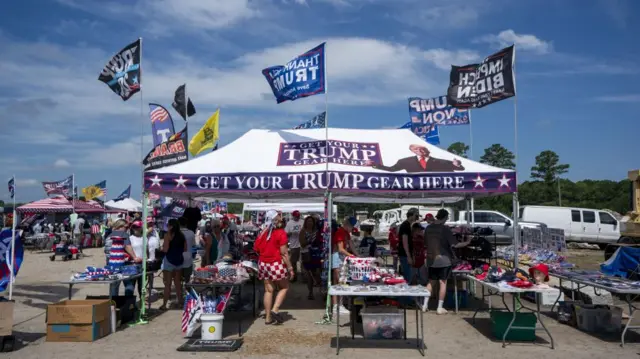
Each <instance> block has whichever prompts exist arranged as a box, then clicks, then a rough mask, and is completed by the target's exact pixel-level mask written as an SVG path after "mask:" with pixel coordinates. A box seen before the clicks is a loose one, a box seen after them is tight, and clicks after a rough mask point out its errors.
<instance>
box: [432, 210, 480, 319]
mask: <svg viewBox="0 0 640 359" xmlns="http://www.w3.org/2000/svg"><path fill="white" fill-rule="evenodd" d="M448 218H449V212H448V211H447V210H446V209H440V210H439V211H438V213H437V214H436V218H435V222H434V223H433V224H430V225H429V226H428V227H427V229H425V231H424V242H425V250H426V251H427V266H428V267H429V269H428V271H429V274H428V276H429V284H427V290H428V291H429V292H432V289H433V286H434V285H435V284H436V282H438V284H439V286H440V288H439V291H438V309H437V311H436V313H437V314H447V310H446V309H444V308H443V304H444V299H445V296H446V294H447V280H448V279H449V277H450V276H451V268H452V265H453V259H454V258H455V257H454V252H453V248H462V247H465V246H467V245H469V243H471V240H468V241H466V242H458V241H457V240H456V238H455V236H454V235H453V232H451V229H450V228H449V227H448V226H446V225H445V222H446V221H447V219H448ZM428 302H429V297H426V298H425V305H424V306H423V310H426V303H428Z"/></svg>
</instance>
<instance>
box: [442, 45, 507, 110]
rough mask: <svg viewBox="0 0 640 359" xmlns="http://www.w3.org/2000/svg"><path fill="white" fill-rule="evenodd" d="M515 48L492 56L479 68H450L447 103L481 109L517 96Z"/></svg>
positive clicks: (458, 106)
mask: <svg viewBox="0 0 640 359" xmlns="http://www.w3.org/2000/svg"><path fill="white" fill-rule="evenodd" d="M514 59H515V56H514V47H513V45H512V46H509V47H507V48H505V49H502V50H500V51H498V52H496V53H495V54H492V55H490V56H489V57H487V58H486V59H484V60H483V61H482V63H479V64H471V65H466V66H451V74H450V75H449V89H448V91H447V101H448V103H449V105H451V106H453V107H456V108H480V107H484V106H487V105H490V104H492V103H494V102H498V101H501V100H504V99H506V98H509V97H512V96H515V95H516V86H515V76H514V75H513V61H514Z"/></svg>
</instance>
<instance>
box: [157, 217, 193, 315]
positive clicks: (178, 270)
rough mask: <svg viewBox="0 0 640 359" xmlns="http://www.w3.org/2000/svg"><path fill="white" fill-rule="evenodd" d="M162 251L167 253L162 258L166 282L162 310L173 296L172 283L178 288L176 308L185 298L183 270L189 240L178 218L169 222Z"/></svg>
mask: <svg viewBox="0 0 640 359" xmlns="http://www.w3.org/2000/svg"><path fill="white" fill-rule="evenodd" d="M162 251H163V252H164V253H165V256H164V259H163V260H162V265H161V269H162V281H163V282H164V293H163V296H162V305H161V306H160V310H166V309H167V302H168V301H169V297H170V296H171V283H172V282H173V286H174V287H175V290H176V297H177V298H176V299H177V302H176V303H175V305H173V306H174V307H176V308H179V307H181V306H182V303H184V298H183V296H182V270H183V265H184V258H185V254H184V253H186V252H187V240H186V239H185V238H184V234H183V233H182V231H181V230H180V222H178V220H177V219H175V218H174V219H170V220H169V223H167V233H166V234H165V235H164V240H163V243H162Z"/></svg>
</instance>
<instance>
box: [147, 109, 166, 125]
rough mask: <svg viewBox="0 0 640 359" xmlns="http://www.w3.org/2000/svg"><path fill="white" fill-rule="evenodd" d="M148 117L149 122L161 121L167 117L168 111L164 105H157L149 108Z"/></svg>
mask: <svg viewBox="0 0 640 359" xmlns="http://www.w3.org/2000/svg"><path fill="white" fill-rule="evenodd" d="M149 117H151V122H163V121H165V120H166V119H168V118H169V112H167V110H165V109H164V107H162V106H157V107H156V108H154V109H153V110H151V112H150V113H149Z"/></svg>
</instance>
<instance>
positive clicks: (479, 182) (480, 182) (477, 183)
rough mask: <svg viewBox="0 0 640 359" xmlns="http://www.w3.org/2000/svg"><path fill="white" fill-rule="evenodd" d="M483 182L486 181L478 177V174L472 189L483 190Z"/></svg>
mask: <svg viewBox="0 0 640 359" xmlns="http://www.w3.org/2000/svg"><path fill="white" fill-rule="evenodd" d="M484 181H486V179H484V178H482V177H480V174H478V177H476V178H475V179H474V180H473V182H475V183H476V184H475V185H474V186H473V188H478V187H480V188H484Z"/></svg>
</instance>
